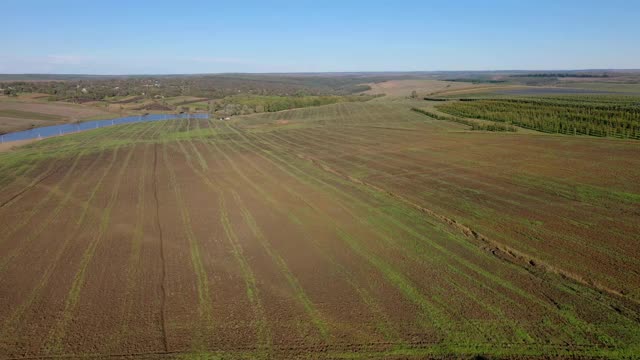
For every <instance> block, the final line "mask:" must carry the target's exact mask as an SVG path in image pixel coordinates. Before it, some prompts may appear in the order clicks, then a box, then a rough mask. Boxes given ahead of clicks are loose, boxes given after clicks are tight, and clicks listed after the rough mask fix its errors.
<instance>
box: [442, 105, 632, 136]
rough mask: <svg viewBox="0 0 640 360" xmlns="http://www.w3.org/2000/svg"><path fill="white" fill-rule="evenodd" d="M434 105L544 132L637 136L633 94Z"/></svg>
mask: <svg viewBox="0 0 640 360" xmlns="http://www.w3.org/2000/svg"><path fill="white" fill-rule="evenodd" d="M437 109H438V110H440V111H442V112H445V113H447V114H450V115H452V116H459V117H468V118H476V119H484V120H490V121H496V122H503V123H510V124H515V125H518V126H522V127H524V128H528V129H533V130H537V131H542V132H548V133H560V134H569V135H578V134H580V135H590V136H601V137H605V136H607V137H618V138H630V139H640V103H639V102H638V98H633V97H606V96H601V97H598V96H589V97H583V98H581V97H567V98H559V97H558V98H517V99H478V100H476V101H473V102H455V103H447V104H442V105H438V106H437Z"/></svg>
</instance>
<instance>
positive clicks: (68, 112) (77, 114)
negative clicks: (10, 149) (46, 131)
mask: <svg viewBox="0 0 640 360" xmlns="http://www.w3.org/2000/svg"><path fill="white" fill-rule="evenodd" d="M117 116H118V114H115V113H112V112H108V111H105V110H103V109H100V108H97V107H91V106H85V105H79V104H68V103H61V102H47V101H37V100H33V99H32V97H30V96H21V97H20V98H18V99H15V98H8V97H5V96H2V97H0V133H5V132H12V131H20V130H25V129H29V128H32V127H39V126H48V125H55V124H61V123H65V122H71V121H78V120H89V119H98V118H109V117H117Z"/></svg>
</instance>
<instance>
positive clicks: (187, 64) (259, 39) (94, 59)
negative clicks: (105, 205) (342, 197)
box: [0, 0, 640, 74]
mask: <svg viewBox="0 0 640 360" xmlns="http://www.w3.org/2000/svg"><path fill="white" fill-rule="evenodd" d="M0 9H1V14H2V16H1V19H2V21H1V24H2V33H1V35H0V73H91V74H132V73H136V74H152V73H219V72H315V71H392V70H394V71H414V70H424V71H430V70H503V69H532V70H538V69H588V68H627V69H628V68H640V1H635V0H628V1H620V0H608V1H589V0H581V1H574V0H555V1H546V0H538V1H524V0H523V1H517V0H513V1H488V0H487V1H480V0H478V1H471V0H454V1H448V0H439V1H427V0H422V1H401V0H396V1H375V0H368V1H348V0H342V1H320V0H318V1H290V2H286V1H238V0H236V1H190V0H182V1H175V0H174V1H134V0H131V1H120V0H110V1H87V0H84V1H66V0H59V1H50V0H49V1H31V0H20V1H4V3H3V4H2V5H1V6H0Z"/></svg>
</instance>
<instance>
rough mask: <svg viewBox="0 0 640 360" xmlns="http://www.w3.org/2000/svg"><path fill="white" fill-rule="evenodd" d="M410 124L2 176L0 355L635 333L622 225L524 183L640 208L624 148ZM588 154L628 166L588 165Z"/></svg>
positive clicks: (151, 152)
mask: <svg viewBox="0 0 640 360" xmlns="http://www.w3.org/2000/svg"><path fill="white" fill-rule="evenodd" d="M284 121H289V120H284ZM272 123H273V119H271V120H270V121H269V122H267V123H266V124H272ZM365 125H366V124H365ZM405 125H406V124H405ZM411 125H415V124H411ZM416 126H418V127H416V128H415V129H416V130H415V132H411V131H396V130H393V129H385V128H378V127H366V129H365V130H363V129H362V128H359V127H355V126H354V127H347V126H336V127H331V126H328V127H324V128H319V127H318V128H314V129H294V130H292V129H289V130H286V131H280V130H275V129H274V131H270V132H267V133H264V132H255V133H252V132H249V131H246V130H245V129H244V128H242V127H241V126H237V125H235V124H234V125H229V124H228V123H225V122H218V121H212V122H208V121H201V120H194V119H192V120H177V121H163V122H152V123H147V124H146V126H140V124H138V125H136V126H135V127H132V128H133V129H134V130H132V132H131V131H125V130H122V131H123V132H122V133H118V132H116V133H113V134H111V135H102V134H105V133H104V132H100V131H96V132H94V133H93V134H92V135H91V137H88V135H87V134H88V133H87V134H82V135H81V136H87V138H85V141H86V142H85V143H84V144H82V143H81V144H79V145H78V149H79V152H78V153H75V154H74V153H72V154H69V153H65V154H64V155H61V156H59V157H56V158H55V159H54V160H51V159H48V160H46V161H36V162H34V163H33V164H31V165H29V166H28V167H27V168H26V169H23V168H19V169H14V170H12V171H13V172H15V174H14V173H13V172H12V173H11V174H9V173H8V172H6V173H3V177H0V180H2V181H5V182H6V185H4V186H6V189H7V194H6V195H5V194H0V196H2V197H1V198H0V204H4V205H3V206H0V229H2V231H0V322H1V323H2V326H0V354H3V356H4V357H7V358H14V357H15V358H21V357H56V356H94V357H98V358H100V357H112V356H129V357H152V358H153V357H163V356H166V357H178V356H180V355H183V354H185V355H188V354H192V353H193V352H203V353H206V352H210V353H211V354H217V355H220V356H221V357H225V358H235V357H246V358H257V357H265V358H267V357H272V358H297V357H301V356H306V357H312V358H335V357H340V356H342V355H345V354H346V355H357V356H359V357H360V358H370V357H383V358H388V357H391V358H393V357H397V358H401V357H402V356H404V355H403V354H409V355H411V354H413V355H415V354H417V355H415V356H426V357H428V356H430V355H433V354H436V355H437V354H442V356H445V357H446V356H454V355H459V354H460V352H458V351H464V353H465V354H466V353H469V354H475V353H476V351H478V352H483V351H487V349H492V350H495V351H496V352H502V353H505V354H507V356H509V355H510V354H515V355H517V354H519V353H530V354H541V355H545V354H547V353H552V354H565V353H567V352H576V353H577V354H583V355H584V354H593V353H597V351H599V350H602V349H607V350H613V351H615V350H616V349H618V348H623V349H624V348H626V347H627V346H630V345H629V344H633V343H634V341H635V340H638V339H637V336H636V335H634V334H635V333H634V331H633V329H635V327H637V324H638V319H639V318H640V315H639V314H640V306H639V305H638V304H637V302H636V296H637V293H636V292H634V291H633V289H634V288H638V286H640V284H638V283H637V281H638V280H637V279H638V277H636V276H634V275H633V272H634V271H637V269H638V267H637V259H638V255H639V254H637V249H635V248H634V246H633V236H634V234H637V231H638V230H639V229H638V225H637V222H634V221H633V220H634V219H636V218H637V216H638V215H637V214H635V213H633V209H632V207H631V206H629V205H628V204H625V203H620V202H616V201H613V200H610V199H606V198H604V199H599V198H598V199H595V200H594V199H592V198H580V201H578V200H576V199H570V198H567V197H566V196H565V197H563V196H559V195H558V194H557V193H554V192H553V191H550V190H549V189H548V188H547V187H544V186H542V185H541V183H540V182H533V181H532V180H530V178H529V177H534V178H535V176H539V177H541V176H544V177H545V179H546V178H547V177H548V178H553V179H557V180H558V181H560V180H562V181H574V182H579V183H582V184H589V185H591V186H602V187H604V186H609V187H614V188H616V189H625V190H626V191H629V192H634V193H635V192H637V191H640V189H638V183H637V181H633V180H634V179H636V180H637V179H638V174H637V173H636V172H635V170H629V169H635V168H636V167H635V166H637V165H639V164H638V163H637V162H638V159H639V158H640V157H639V156H638V153H637V148H636V147H634V146H635V144H632V145H633V146H631V145H629V144H628V143H626V142H621V141H613V142H607V141H602V142H595V143H594V142H592V143H586V142H585V141H588V140H584V139H567V138H566V137H546V136H545V137H535V136H534V137H526V138H523V137H518V136H517V135H504V134H500V136H498V135H493V134H481V135H478V134H470V133H445V132H439V133H438V132H436V131H434V130H433V128H430V127H428V125H416ZM420 126H423V127H420ZM212 127H215V129H213V130H215V131H212V133H211V136H208V137H201V138H189V137H187V136H184V137H182V136H181V137H180V139H181V140H171V139H170V138H169V137H168V135H167V134H171V133H172V132H181V133H184V134H189V133H188V131H190V130H195V129H200V130H203V129H207V128H212ZM123 129H127V128H123ZM197 133H198V134H200V133H202V131H198V132H197ZM159 134H162V137H159V136H158V135H159ZM124 135H126V139H129V141H127V142H117V145H113V143H112V140H113V139H124V138H125V137H124ZM168 139H169V140H168ZM103 142H104V145H105V146H104V148H102V147H100V146H97V147H96V149H99V150H95V151H87V152H84V151H82V150H83V149H88V146H89V145H92V146H94V145H96V144H103ZM461 144H464V146H462V145H461ZM38 145H40V144H38ZM45 145H46V144H45ZM549 148H554V149H556V151H561V152H562V154H564V156H563V157H559V156H549V155H548V153H545V150H548V149H549ZM545 154H546V155H547V156H545ZM604 158H606V159H608V161H603V162H601V163H600V164H606V166H607V169H609V167H610V168H613V169H615V168H617V167H619V166H622V165H623V164H626V168H627V171H620V172H619V173H618V174H617V176H616V177H614V178H610V177H607V176H603V173H602V172H600V173H598V172H597V171H604V170H602V169H601V170H598V169H597V168H594V167H591V166H590V165H589V164H591V162H590V161H594V160H596V161H600V160H604ZM567 159H571V161H569V160H567ZM0 166H8V165H6V164H3V163H0ZM25 166H26V165H25ZM3 169H4V168H3ZM517 175H520V177H518V176H517ZM523 175H527V176H529V177H527V178H526V179H525V178H524V177H523ZM525 180H527V181H525ZM3 184H4V183H3ZM2 199H4V200H2ZM500 211H502V212H503V213H502V214H504V213H508V214H509V216H508V217H507V216H504V215H503V216H496V215H495V214H500ZM484 214H489V216H484ZM521 219H529V220H530V221H534V222H536V223H535V224H536V225H535V226H529V224H525V223H523V222H522V221H521ZM566 219H572V220H574V221H576V222H584V223H591V222H597V221H601V223H597V224H596V225H597V226H593V227H590V228H589V231H581V230H580V226H578V225H574V224H573V223H570V222H568V220H566ZM616 219H617V220H616ZM454 220H455V221H454ZM537 222H539V224H538V223H537ZM614 226H615V227H614ZM477 229H479V230H477ZM613 229H615V232H614V230H613ZM476 231H478V232H477V233H476ZM478 234H482V236H486V238H482V237H480V236H479V235H478ZM476 235H478V236H476ZM536 236H540V238H544V239H546V241H539V240H536V239H535V237H536ZM604 237H606V239H607V241H602V240H600V239H603V238H604ZM484 240H487V241H490V242H487V241H484ZM498 245H499V246H498ZM500 246H502V247H500ZM516 250H517V253H513V254H510V253H509V251H516ZM624 253H626V254H628V255H626V256H618V257H614V256H611V254H618V255H619V254H624ZM522 254H529V255H530V254H534V255H535V256H531V257H530V258H522V259H521V258H519V257H518V256H520V255H522ZM523 256H524V255H523ZM585 259H592V260H591V261H589V260H585ZM587 264H591V265H592V266H593V269H587V268H585V265H587ZM555 268H557V269H561V270H562V271H566V274H569V273H570V274H576V275H579V276H581V277H582V279H577V278H567V276H566V274H563V273H561V272H560V273H559V272H557V271H555V272H554V271H552V270H553V269H555ZM596 270H597V271H596ZM625 271H627V272H629V271H630V272H631V274H629V273H625ZM558 273H559V274H558ZM563 275H565V276H563ZM599 275H600V276H599ZM604 275H606V276H604ZM583 280H584V281H583ZM600 285H603V286H604V285H606V286H609V287H610V288H612V289H616V290H622V289H626V291H627V293H628V294H627V295H618V294H617V293H609V292H603V291H599V289H601V288H600V287H599V286H600ZM634 336H636V337H634ZM610 339H616V340H615V341H616V343H615V344H613V345H611V344H610V343H609V341H612V340H610ZM452 344H455V345H452ZM465 344H471V345H468V347H467V345H465ZM398 349H400V350H401V351H400V350H398ZM460 349H463V350H460ZM477 349H481V350H477ZM394 351H398V353H399V355H397V356H396V354H398V353H394ZM358 353H359V355H358ZM409 355H407V356H409Z"/></svg>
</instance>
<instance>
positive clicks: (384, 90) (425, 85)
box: [365, 80, 486, 96]
mask: <svg viewBox="0 0 640 360" xmlns="http://www.w3.org/2000/svg"><path fill="white" fill-rule="evenodd" d="M367 85H368V86H369V87H371V89H370V90H367V91H365V93H366V94H386V95H390V96H409V95H411V92H412V91H414V90H415V91H416V92H418V93H419V95H422V96H424V95H428V94H432V93H437V92H443V91H453V90H461V89H470V88H475V87H480V85H474V84H471V83H465V82H452V81H440V80H390V81H384V82H380V83H371V84H367ZM484 86H486V85H484Z"/></svg>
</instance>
